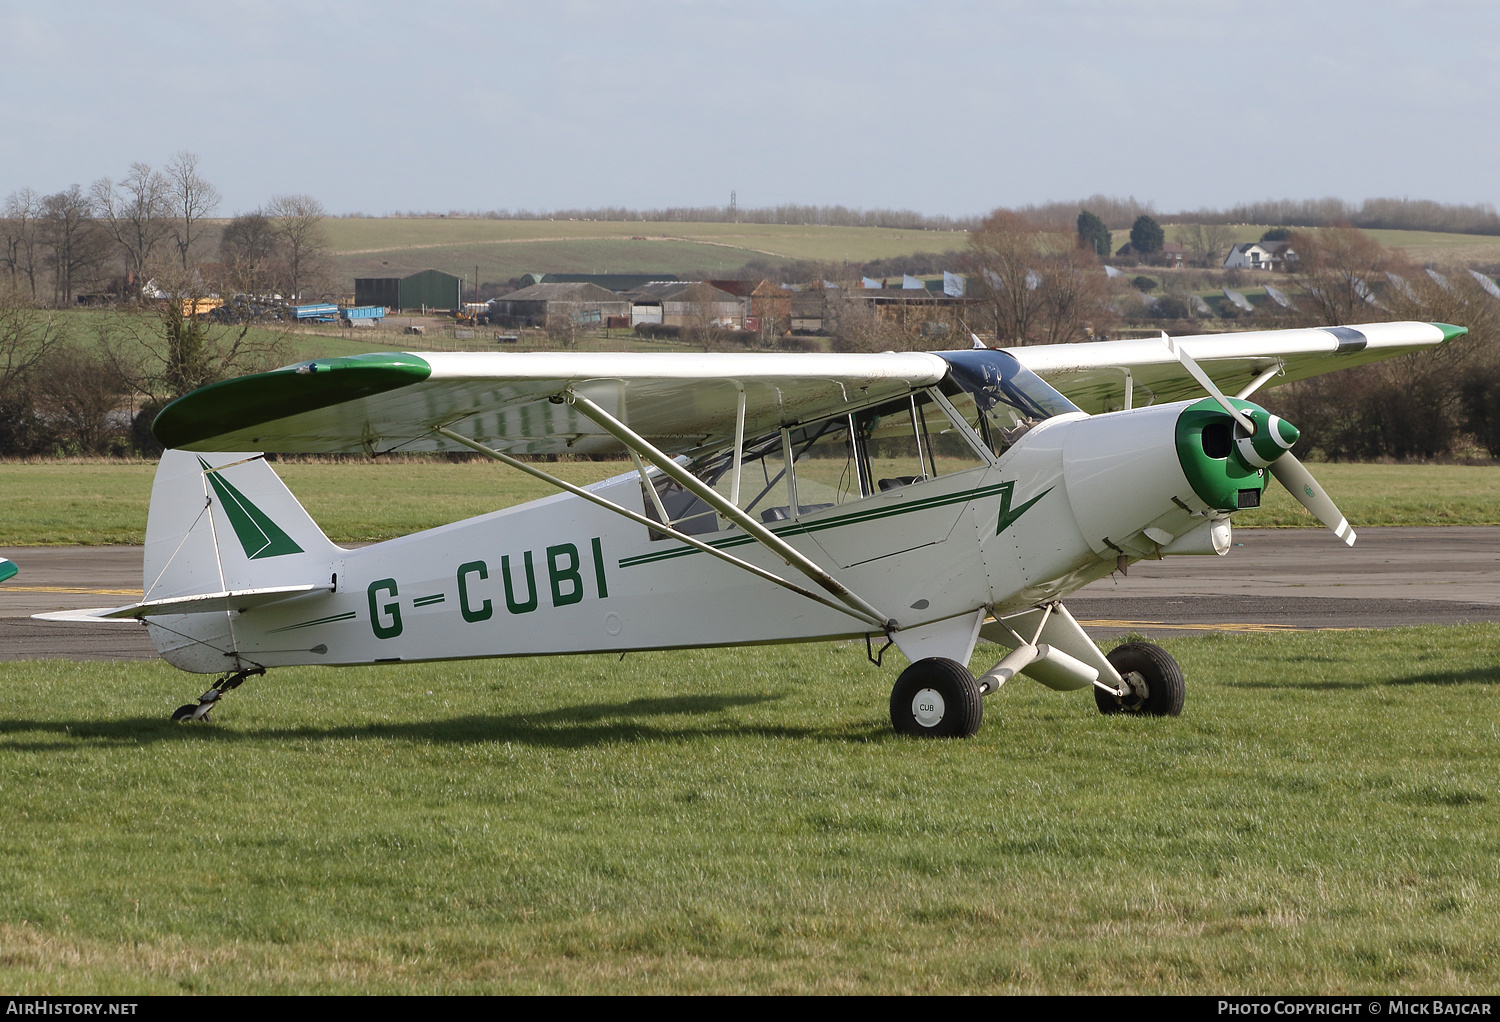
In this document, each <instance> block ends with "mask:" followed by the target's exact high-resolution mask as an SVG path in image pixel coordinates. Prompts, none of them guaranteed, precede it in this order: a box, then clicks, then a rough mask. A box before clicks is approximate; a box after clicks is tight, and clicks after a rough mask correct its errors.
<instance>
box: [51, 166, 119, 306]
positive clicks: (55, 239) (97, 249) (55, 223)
mask: <svg viewBox="0 0 1500 1022" xmlns="http://www.w3.org/2000/svg"><path fill="white" fill-rule="evenodd" d="M41 228H42V230H41V241H42V244H43V245H45V246H46V247H47V248H48V249H49V250H50V255H49V256H48V257H47V258H48V261H49V262H50V263H51V264H52V268H53V277H52V291H53V299H54V301H55V302H56V303H58V304H63V305H65V304H68V303H70V302H71V301H72V300H73V292H74V289H75V288H76V287H77V286H78V285H79V284H81V283H83V282H84V281H85V279H86V278H87V277H88V276H89V275H90V273H91V272H92V271H94V270H96V269H97V268H98V267H99V266H100V264H101V263H103V261H104V259H105V256H106V254H107V251H108V241H107V239H106V238H105V237H104V235H103V232H102V231H101V230H100V228H99V225H98V223H97V222H95V220H94V217H93V204H92V203H91V202H90V201H89V198H88V196H86V195H84V194H83V189H82V188H80V187H79V186H78V185H76V184H75V185H73V186H72V187H71V188H69V189H68V190H67V191H65V192H57V193H55V194H53V195H48V196H47V197H46V198H44V199H43V200H42V218H41Z"/></svg>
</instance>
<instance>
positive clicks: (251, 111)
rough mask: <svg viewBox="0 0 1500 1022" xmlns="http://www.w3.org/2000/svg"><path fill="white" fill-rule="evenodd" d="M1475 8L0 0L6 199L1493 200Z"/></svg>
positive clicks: (1493, 13) (499, 205)
mask: <svg viewBox="0 0 1500 1022" xmlns="http://www.w3.org/2000/svg"><path fill="white" fill-rule="evenodd" d="M1497 98H1500V3H1494V2H1492V0H1424V2H1411V3H1407V2H1398V0H1297V2H1285V0H1263V2H1259V3H1223V2H1210V0H1196V2H1187V0H1113V2H1094V0H1047V2H1041V0H1030V2H1011V0H988V2H967V0H951V2H949V0H924V2H915V0H907V2H900V3H896V2H884V0H866V2H840V0H828V2H819V0H800V2H783V0H732V2H719V0H639V2H630V0H614V2H590V0H525V2H510V0H491V2H477V0H433V2H429V3H425V4H424V3H411V2H403V3H392V2H388V0H357V2H344V0H332V2H325V3H308V2H299V0H251V2H246V0H193V2H166V0H160V2H159V0H140V2H136V3H131V4H120V3H116V2H98V0H48V2H46V3H42V2H40V0H26V2H19V0H0V198H3V196H5V195H7V194H9V193H11V192H13V191H15V190H17V189H19V188H22V187H28V186H29V187H31V188H34V189H36V190H37V191H39V192H43V193H50V192H55V191H60V190H62V189H65V188H67V187H68V186H70V185H71V184H73V183H78V184H81V185H82V186H83V187H84V188H85V189H87V188H88V186H89V184H90V183H91V182H92V181H94V180H97V179H98V178H101V177H105V176H108V177H112V178H115V179H116V180H118V179H119V178H121V177H123V176H124V174H125V173H126V172H127V171H128V169H129V168H130V165H131V164H132V163H135V162H143V163H147V164H150V165H151V166H153V167H162V166H164V165H165V164H166V163H167V162H168V161H169V160H170V159H171V158H172V156H173V154H175V153H177V152H180V151H188V152H192V153H195V154H197V156H198V158H199V171H200V173H201V174H202V175H203V176H204V177H206V178H207V179H208V180H209V181H211V182H212V183H213V184H214V185H215V186H216V187H217V188H218V190H219V192H220V193H221V194H222V196H223V203H222V205H221V207H220V209H219V213H220V215H232V214H235V213H240V212H247V211H249V210H252V209H254V208H256V207H258V206H261V205H262V204H264V203H266V202H267V201H269V199H270V198H271V197H272V196H273V195H277V194H293V193H297V194H308V195H312V196H313V197H315V198H317V199H318V200H320V201H321V202H322V203H323V205H324V206H325V207H326V208H327V209H328V211H329V212H331V213H335V214H348V213H364V214H369V215H375V216H379V215H385V214H390V213H394V212H398V211H435V212H447V211H450V210H454V211H484V210H491V209H509V210H518V209H528V210H534V211H548V210H559V209H568V208H588V207H601V206H621V207H629V208H636V209H649V208H662V207H667V206H721V205H727V204H728V202H729V198H730V193H731V191H733V192H735V193H736V197H737V201H738V203H739V205H740V206H741V207H746V208H751V207H765V206H775V205H778V204H782V203H799V204H811V205H844V206H849V207H853V208H859V209H876V208H881V209H911V210H916V211H919V212H922V213H925V214H929V215H950V216H968V215H973V214H983V213H986V212H988V211H989V210H991V209H994V208H996V207H1001V206H1010V207H1014V206H1024V205H1028V204H1038V203H1043V202H1048V201H1054V200H1071V199H1081V198H1084V197H1087V196H1090V195H1094V194H1104V195H1110V196H1121V197H1125V196H1133V197H1135V198H1137V199H1139V200H1142V201H1149V202H1152V203H1154V204H1155V206H1156V208H1157V209H1158V210H1159V211H1162V212H1174V211H1178V210H1188V209H1196V208H1202V207H1217V208H1222V207H1228V206H1231V205H1233V204H1236V203H1239V202H1246V201H1254V200H1257V199H1268V198H1277V199H1280V198H1291V199H1306V198H1322V197H1325V196H1333V197H1337V198H1342V199H1345V200H1349V201H1353V202H1358V201H1360V200H1362V199H1365V198H1371V197H1382V196H1408V197H1410V198H1413V199H1417V198H1424V199H1434V200H1437V201H1440V202H1449V203H1465V204H1469V203H1494V202H1496V201H1497V195H1496V192H1497V187H1496V181H1497V178H1496V168H1497V166H1500V132H1497V131H1496V130H1495V124H1496V121H1497V117H1500V114H1497V112H1496V99H1497Z"/></svg>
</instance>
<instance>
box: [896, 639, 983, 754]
mask: <svg viewBox="0 0 1500 1022" xmlns="http://www.w3.org/2000/svg"><path fill="white" fill-rule="evenodd" d="M983 719H984V697H983V696H982V695H980V693H979V685H978V683H976V682H975V681H974V675H972V674H970V673H969V669H968V668H967V667H965V666H964V665H963V664H961V663H958V662H957V661H956V660H949V659H947V658H945V657H928V658H927V659H926V660H918V661H917V662H916V663H914V664H912V665H911V666H910V667H908V668H907V669H906V670H904V671H902V672H901V677H899V678H897V679H896V685H895V687H894V688H892V689H891V726H892V727H894V728H895V729H896V733H897V734H903V735H911V736H913V737H915V738H972V737H973V736H974V735H975V734H977V733H978V732H979V725H980V722H981V721H983Z"/></svg>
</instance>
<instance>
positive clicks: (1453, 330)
mask: <svg viewBox="0 0 1500 1022" xmlns="http://www.w3.org/2000/svg"><path fill="white" fill-rule="evenodd" d="M1432 325H1433V326H1435V327H1437V328H1438V329H1439V330H1441V331H1442V332H1443V340H1444V341H1451V340H1453V338H1455V337H1462V336H1463V335H1464V334H1466V333H1468V332H1469V328H1468V327H1466V326H1454V325H1453V324H1452V323H1434V324H1432Z"/></svg>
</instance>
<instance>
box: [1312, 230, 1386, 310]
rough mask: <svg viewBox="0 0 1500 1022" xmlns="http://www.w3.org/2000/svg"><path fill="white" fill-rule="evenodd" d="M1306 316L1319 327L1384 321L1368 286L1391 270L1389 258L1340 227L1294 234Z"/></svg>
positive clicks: (1365, 239)
mask: <svg viewBox="0 0 1500 1022" xmlns="http://www.w3.org/2000/svg"><path fill="white" fill-rule="evenodd" d="M1290 244H1291V248H1292V250H1293V251H1294V252H1296V253H1297V265H1298V267H1299V269H1300V270H1301V277H1302V287H1303V290H1304V291H1305V292H1306V298H1305V299H1304V301H1305V302H1306V305H1307V309H1308V312H1309V315H1310V316H1311V317H1312V318H1313V319H1314V320H1315V322H1316V323H1318V324H1319V325H1325V326H1338V325H1340V324H1342V323H1353V322H1368V321H1370V320H1378V319H1385V318H1386V315H1385V314H1384V313H1383V312H1382V311H1381V310H1380V309H1379V308H1377V307H1376V306H1375V303H1374V302H1373V301H1372V299H1373V298H1374V297H1375V295H1374V290H1373V286H1374V285H1375V283H1376V282H1377V281H1378V280H1380V279H1382V278H1383V276H1384V273H1385V271H1386V269H1387V268H1388V267H1389V266H1390V265H1391V254H1390V253H1389V252H1388V251H1386V249H1385V248H1384V247H1383V246H1382V245H1381V244H1380V243H1379V242H1377V241H1376V240H1375V239H1374V238H1371V237H1370V236H1369V235H1368V234H1366V233H1365V232H1364V231H1362V230H1360V229H1359V228H1358V227H1351V226H1349V225H1348V224H1343V225H1341V226H1338V227H1325V228H1321V229H1319V230H1317V231H1305V232H1298V233H1296V234H1293V235H1292V236H1291V238H1290Z"/></svg>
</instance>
